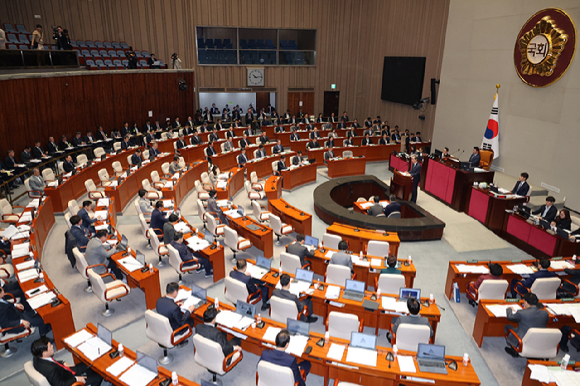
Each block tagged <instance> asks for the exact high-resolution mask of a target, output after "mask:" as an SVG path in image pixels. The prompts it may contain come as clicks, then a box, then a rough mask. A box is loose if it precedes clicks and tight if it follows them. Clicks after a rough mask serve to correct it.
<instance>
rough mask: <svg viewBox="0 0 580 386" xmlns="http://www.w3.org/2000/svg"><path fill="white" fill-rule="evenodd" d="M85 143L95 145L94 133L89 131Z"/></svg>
mask: <svg viewBox="0 0 580 386" xmlns="http://www.w3.org/2000/svg"><path fill="white" fill-rule="evenodd" d="M84 141H85V143H93V142H95V141H96V139H95V137H94V136H93V132H92V131H90V130H87V135H86V136H85V139H84Z"/></svg>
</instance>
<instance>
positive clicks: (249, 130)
mask: <svg viewBox="0 0 580 386" xmlns="http://www.w3.org/2000/svg"><path fill="white" fill-rule="evenodd" d="M244 134H246V135H247V136H248V137H252V136H254V135H256V132H255V131H254V129H252V125H250V124H248V126H247V127H246V130H244Z"/></svg>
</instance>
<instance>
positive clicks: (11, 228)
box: [1, 224, 18, 239]
mask: <svg viewBox="0 0 580 386" xmlns="http://www.w3.org/2000/svg"><path fill="white" fill-rule="evenodd" d="M16 233H18V228H16V227H15V226H14V225H12V224H11V225H9V226H8V228H6V229H4V231H2V233H1V235H2V237H6V238H7V239H10V238H12V236H14V235H15V234H16Z"/></svg>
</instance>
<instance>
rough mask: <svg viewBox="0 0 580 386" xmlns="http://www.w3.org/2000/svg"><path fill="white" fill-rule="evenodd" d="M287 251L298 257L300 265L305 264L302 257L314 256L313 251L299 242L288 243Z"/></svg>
mask: <svg viewBox="0 0 580 386" xmlns="http://www.w3.org/2000/svg"><path fill="white" fill-rule="evenodd" d="M287 251H288V253H290V254H292V255H296V256H298V257H299V258H300V265H302V266H303V265H304V264H305V260H304V259H305V258H306V257H314V251H309V250H308V248H306V247H305V246H304V245H302V244H300V243H292V244H290V245H288V249H287Z"/></svg>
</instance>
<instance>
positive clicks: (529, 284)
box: [520, 269, 558, 338]
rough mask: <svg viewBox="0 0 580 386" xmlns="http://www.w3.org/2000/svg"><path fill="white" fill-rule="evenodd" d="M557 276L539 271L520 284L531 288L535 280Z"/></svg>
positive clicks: (542, 270) (553, 273) (546, 271)
mask: <svg viewBox="0 0 580 386" xmlns="http://www.w3.org/2000/svg"><path fill="white" fill-rule="evenodd" d="M557 276H558V275H556V273H555V272H552V271H548V270H545V269H540V270H538V271H537V272H534V273H532V274H531V275H530V277H528V278H527V279H526V280H524V281H522V284H523V285H524V286H525V287H527V288H531V287H532V284H534V282H535V281H536V279H541V278H544V277H557ZM520 338H523V336H521V337H520Z"/></svg>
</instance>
